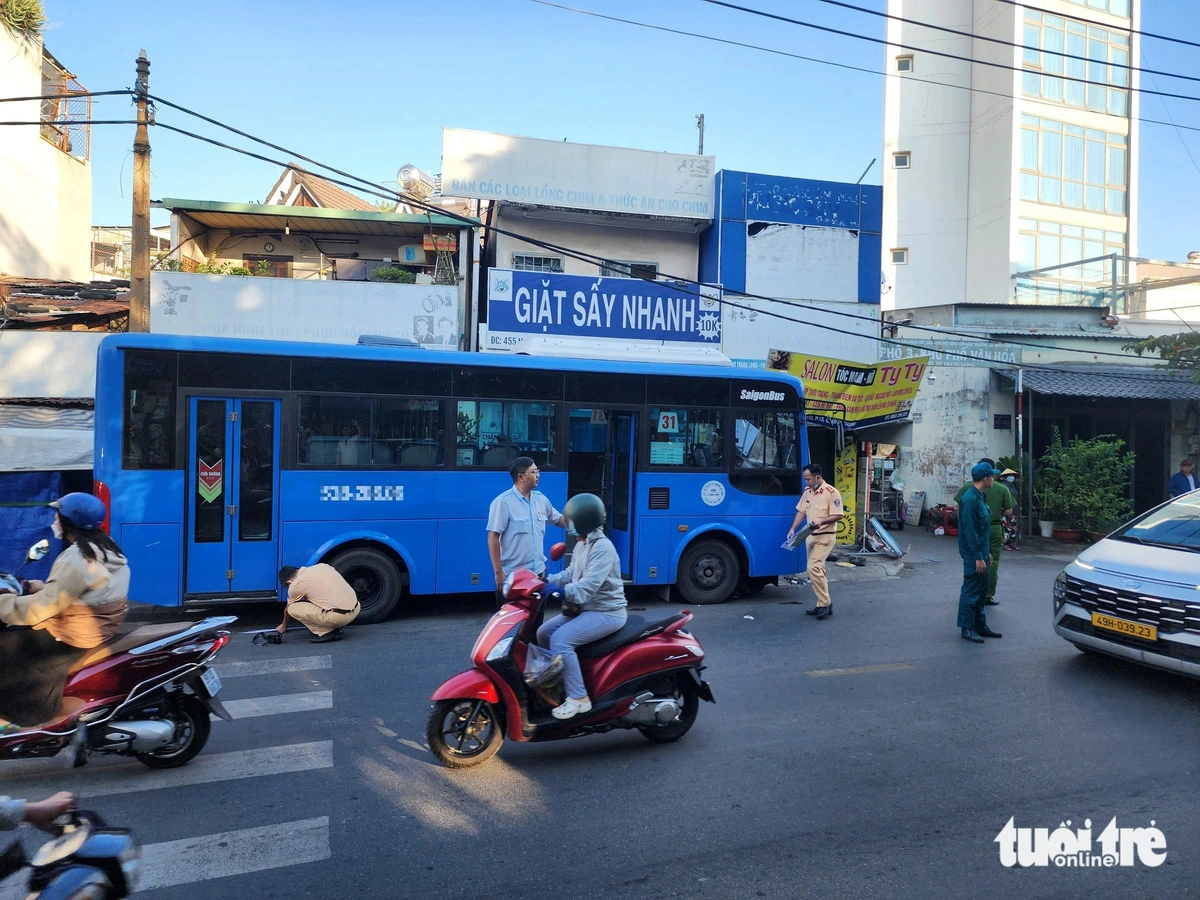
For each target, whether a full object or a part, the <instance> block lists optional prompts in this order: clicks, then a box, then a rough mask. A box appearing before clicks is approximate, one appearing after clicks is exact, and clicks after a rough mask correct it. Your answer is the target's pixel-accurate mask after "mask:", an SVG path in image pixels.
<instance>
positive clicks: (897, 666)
mask: <svg viewBox="0 0 1200 900" xmlns="http://www.w3.org/2000/svg"><path fill="white" fill-rule="evenodd" d="M911 668H912V666H910V665H909V664H908V663H883V664H882V665H878V666H851V667H849V668H846V669H813V670H812V671H811V672H805V673H804V674H805V675H808V676H810V677H812V678H826V677H828V676H830V675H867V674H870V673H871V672H899V671H901V670H903V669H911Z"/></svg>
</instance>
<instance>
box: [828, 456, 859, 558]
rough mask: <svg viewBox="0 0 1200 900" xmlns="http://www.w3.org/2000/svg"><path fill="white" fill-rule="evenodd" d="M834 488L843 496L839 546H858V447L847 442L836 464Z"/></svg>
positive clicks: (839, 525)
mask: <svg viewBox="0 0 1200 900" xmlns="http://www.w3.org/2000/svg"><path fill="white" fill-rule="evenodd" d="M833 486H834V487H835V488H837V490H838V493H839V494H841V495H842V521H840V522H838V526H837V542H838V543H839V544H857V543H858V532H857V529H856V528H855V524H854V523H855V519H854V515H855V512H856V511H857V509H858V505H857V498H858V445H857V444H856V443H855V442H854V441H847V442H846V446H845V447H843V448H842V452H841V453H839V454H838V458H837V462H836V463H835V464H834V473H833Z"/></svg>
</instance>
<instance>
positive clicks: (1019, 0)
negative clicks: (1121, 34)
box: [997, 0, 1200, 48]
mask: <svg viewBox="0 0 1200 900" xmlns="http://www.w3.org/2000/svg"><path fill="white" fill-rule="evenodd" d="M997 2H998V3H1007V4H1008V5H1009V6H1020V7H1022V8H1023V9H1028V10H1032V11H1033V12H1040V13H1045V14H1046V15H1050V16H1061V15H1062V13H1061V12H1059V11H1057V10H1053V9H1046V8H1045V7H1044V6H1031V5H1030V4H1028V3H1025V2H1023V0H997ZM1071 18H1072V19H1075V20H1076V21H1078V22H1085V23H1087V24H1088V25H1095V26H1096V27H1097V28H1112V26H1111V25H1109V24H1108V23H1107V22H1101V21H1099V20H1098V19H1084V18H1081V17H1079V16H1075V15H1072V16H1071ZM1124 30H1126V31H1128V32H1129V33H1130V34H1137V35H1141V36H1142V37H1148V38H1152V39H1154V40H1156V41H1170V42H1171V43H1172V44H1183V45H1184V46H1185V47H1197V48H1200V43H1197V42H1196V41H1188V40H1185V39H1183V38H1179V37H1174V36H1172V35H1169V34H1159V33H1157V32H1154V31H1142V29H1140V28H1126V29H1124Z"/></svg>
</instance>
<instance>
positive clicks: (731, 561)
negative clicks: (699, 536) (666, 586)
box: [678, 541, 742, 606]
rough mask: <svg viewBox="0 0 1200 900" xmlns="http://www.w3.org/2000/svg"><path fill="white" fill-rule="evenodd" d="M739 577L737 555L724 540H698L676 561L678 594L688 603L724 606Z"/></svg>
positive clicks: (740, 572)
mask: <svg viewBox="0 0 1200 900" xmlns="http://www.w3.org/2000/svg"><path fill="white" fill-rule="evenodd" d="M741 577H742V566H741V563H739V562H738V558H737V554H736V553H734V552H733V550H732V549H731V548H730V546H729V545H728V544H726V543H724V542H723V541H698V542H696V543H695V544H693V545H692V546H691V547H688V548H687V550H685V551H684V553H683V558H682V559H681V560H680V561H679V582H678V586H679V593H681V594H683V597H684V599H685V600H687V601H688V602H689V603H696V604H699V605H701V606H703V605H705V604H709V603H724V602H725V601H726V600H728V599H729V598H730V597H732V596H733V592H734V591H735V590H736V589H737V586H738V580H739V579H740V578H741Z"/></svg>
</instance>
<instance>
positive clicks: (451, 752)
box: [425, 700, 504, 769]
mask: <svg viewBox="0 0 1200 900" xmlns="http://www.w3.org/2000/svg"><path fill="white" fill-rule="evenodd" d="M477 704H478V710H476V705H477ZM473 714H474V715H473ZM425 739H426V740H427V741H428V742H429V750H430V752H431V753H432V754H433V755H434V756H436V757H437V758H438V760H439V761H440V762H442V763H443V764H444V765H447V766H449V767H450V768H451V769H466V768H470V767H471V766H477V765H479V764H480V763H482V762H485V761H487V760H489V759H491V758H492V757H493V756H495V755H496V752H497V751H498V750H499V749H500V745H501V744H503V743H504V729H503V725H502V724H501V722H500V717H499V716H497V715H496V709H495V707H493V706H492V704H490V703H487V702H485V701H481V700H439V701H438V702H437V703H435V704H434V705H433V709H432V710H430V712H429V723H428V724H427V725H426V726H425Z"/></svg>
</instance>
